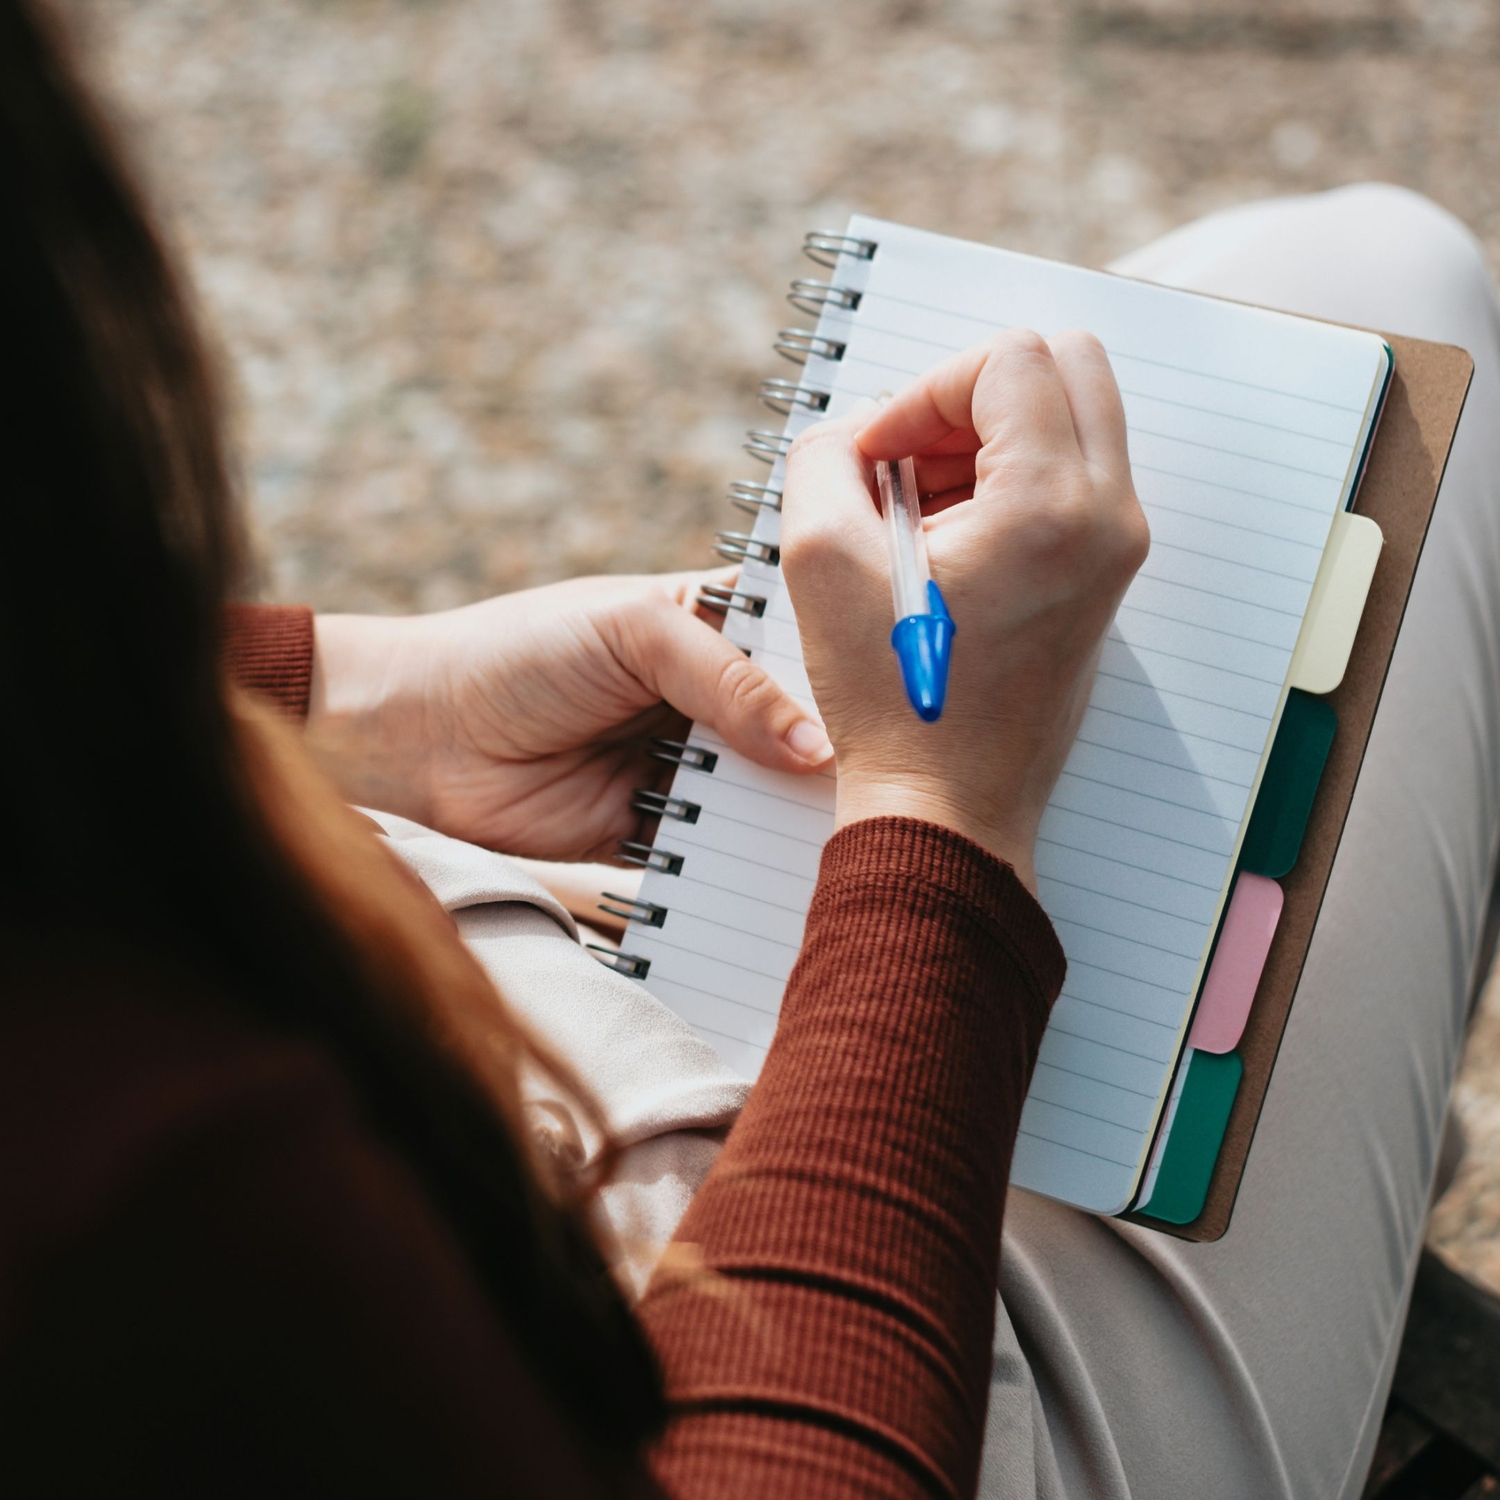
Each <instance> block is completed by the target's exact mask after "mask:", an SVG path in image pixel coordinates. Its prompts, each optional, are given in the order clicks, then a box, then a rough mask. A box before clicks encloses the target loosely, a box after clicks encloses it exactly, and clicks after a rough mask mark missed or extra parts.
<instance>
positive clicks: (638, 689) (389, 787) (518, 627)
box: [307, 570, 833, 860]
mask: <svg viewBox="0 0 1500 1500" xmlns="http://www.w3.org/2000/svg"><path fill="white" fill-rule="evenodd" d="M731 576H732V574H731V573H727V572H725V571H723V570H720V571H719V572H715V573H707V574H704V573H676V574H666V575H662V576H658V577H641V578H613V577H606V578H577V579H572V580H570V581H569V582H567V583H556V584H549V585H547V586H546V587H544V588H536V589H526V590H523V591H521V592H519V593H515V594H503V595H501V596H499V597H498V598H494V599H488V600H485V601H484V602H483V603H481V604H471V605H469V606H467V607H466V608H463V609H455V610H449V611H447V612H445V613H442V614H434V615H414V616H410V617H407V618H387V617H380V616H359V615H321V616H319V617H318V619H317V624H316V631H317V651H316V657H315V665H314V674H313V691H312V703H311V707H310V710H309V714H308V723H307V736H308V742H309V745H310V747H311V749H312V751H313V753H314V754H315V755H316V756H317V758H318V759H319V761H320V762H321V763H322V765H323V767H324V769H325V770H327V771H328V772H329V773H330V774H331V775H332V777H333V779H334V780H335V782H336V783H337V784H338V787H339V789H340V791H341V792H343V794H344V795H345V796H346V797H348V798H349V799H350V801H352V802H356V803H360V804H362V805H364V806H368V807H378V808H382V809H384V810H385V811H387V812H394V813H399V814H401V815H403V816H406V817H410V818H414V819H416V820H417V821H418V822H421V823H425V824H426V825H427V826H428V827H431V828H436V829H440V830H441V831H442V832H444V833H449V834H452V835H453V836H454V837H456V838H461V839H467V840H469V841H470V842H471V843H476V844H482V845H485V846H486V847H488V848H492V849H501V850H504V851H505V852H506V853H509V854H520V855H529V856H531V857H532V858H537V859H554V860H556V859H597V858H601V857H608V856H609V855H611V854H613V852H614V850H615V845H616V843H617V841H618V840H620V839H624V838H633V837H635V836H637V834H638V831H639V830H640V827H641V823H642V818H641V815H640V814H639V813H637V812H634V811H632V809H631V807H630V797H631V793H632V792H633V791H635V790H636V789H637V788H638V787H650V786H657V785H661V784H663V783H664V782H665V780H666V779H667V776H668V775H669V772H668V768H667V767H666V766H664V765H663V764H662V763H661V762H660V761H656V760H653V759H652V758H651V757H650V755H649V753H648V751H649V742H650V740H651V738H652V737H653V736H665V737H669V738H672V737H677V738H680V737H681V735H682V733H683V732H684V731H685V729H686V723H687V721H688V720H690V719H701V720H703V721H704V722H705V723H706V724H708V725H710V726H711V727H712V728H713V729H715V730H716V731H717V732H718V733H719V734H720V735H722V736H723V737H724V739H725V740H726V741H728V743H729V744H730V745H732V746H733V747H734V748H735V749H736V750H738V751H739V752H740V753H741V754H743V755H746V756H748V757H749V758H750V759H752V760H755V761H757V762H759V763H760V764H761V765H764V766H769V767H771V768H772V769H774V770H778V771H793V772H809V771H813V770H816V769H817V768H818V767H820V766H822V765H824V764H825V763H826V762H827V761H828V759H829V758H830V757H831V755H832V753H833V752H832V749H831V747H830V746H829V743H828V737H827V735H826V734H824V732H823V729H822V726H821V724H819V723H818V721H817V720H816V719H813V718H809V716H808V712H807V710H805V709H803V708H802V707H801V706H800V705H798V704H797V703H796V702H794V701H793V700H792V699H791V698H790V697H788V696H787V694H786V693H785V692H783V691H782V689H781V688H780V687H778V686H777V685H776V683H775V682H773V681H772V680H771V678H770V677H768V676H767V675H766V673H765V671H764V670H763V669H762V668H761V667H759V666H757V665H755V663H753V662H751V661H750V660H749V659H748V658H747V657H746V656H745V655H744V653H743V652H742V651H740V650H739V648H738V647H736V646H734V645H732V644H731V643H730V642H729V641H726V640H725V639H724V638H723V636H721V635H720V634H719V633H718V630H717V628H716V626H715V625H712V624H710V623H708V620H707V619H706V618H700V617H699V616H698V615H697V613H696V612H695V609H694V603H693V601H694V599H695V598H696V596H697V593H698V589H699V588H700V586H701V585H702V584H704V583H706V582H719V583H722V582H725V581H727V579H728V578H729V577H731Z"/></svg>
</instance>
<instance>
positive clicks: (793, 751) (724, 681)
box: [621, 594, 833, 772]
mask: <svg viewBox="0 0 1500 1500" xmlns="http://www.w3.org/2000/svg"><path fill="white" fill-rule="evenodd" d="M657 598H658V599H659V601H660V602H659V603H658V604H657V605H656V607H654V608H652V609H649V610H646V611H643V612H642V613H641V614H639V615H638V616H637V617H636V619H635V620H634V622H633V629H632V630H631V631H630V633H629V636H628V638H627V640H626V641H624V642H622V643H621V644H622V646H623V647H624V651H625V654H626V656H627V658H628V659H627V662H626V665H627V666H628V667H629V669H630V670H631V671H632V672H633V673H634V674H635V676H636V677H637V678H638V679H639V680H640V681H641V682H642V683H644V684H645V685H646V686H647V687H648V688H649V689H650V690H651V691H652V692H654V693H655V694H656V695H657V696H658V697H660V698H663V699H665V700H666V702H668V703H670V704H671V705H672V707H673V708H675V709H676V710H677V711H678V712H679V713H682V714H686V715H687V716H688V717H689V718H690V719H701V720H702V721H703V722H704V723H705V724H707V725H709V726H710V728H712V729H714V730H716V731H717V732H718V733H719V734H721V735H723V736H724V738H725V740H727V741H728V743H729V745H730V746H731V747H732V748H733V749H735V750H737V751H739V753H740V754H741V755H744V756H747V757H748V758H749V759H751V760H753V761H755V762H757V763H758V764H760V765H763V766H766V767H769V768H770V769H771V770H773V771H796V772H806V771H814V770H817V769H818V767H820V766H822V765H825V764H826V763H827V762H828V761H829V760H830V759H831V758H832V756H833V746H832V745H830V744H829V742H828V736H827V734H826V733H825V732H824V730H823V726H822V724H821V723H819V721H818V720H817V719H816V718H815V717H813V716H812V714H811V713H810V712H809V711H808V710H807V709H805V708H803V707H802V706H801V705H800V704H799V703H798V702H797V701H796V700H795V699H794V698H792V697H791V695H790V694H788V693H787V692H786V690H785V689H784V688H782V687H781V686H780V685H779V684H778V683H777V682H776V681H775V680H774V679H773V678H772V677H771V676H770V675H769V674H768V673H767V672H766V670H765V668H764V667H761V666H759V665H758V664H757V663H755V662H753V661H751V660H750V658H749V657H747V656H746V655H745V653H744V652H743V651H741V650H740V648H739V647H738V646H736V645H735V644H734V643H733V642H732V641H727V640H725V639H724V637H723V636H722V635H720V634H719V632H718V631H717V630H715V629H714V627H713V626H712V625H710V624H708V623H707V622H706V621H704V620H700V619H698V617H697V616H696V615H694V614H693V613H692V611H691V610H690V609H688V608H684V607H683V606H682V605H680V604H677V603H676V602H674V601H673V600H672V599H670V598H669V597H668V596H667V595H665V594H661V595H658V596H657Z"/></svg>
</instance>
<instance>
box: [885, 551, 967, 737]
mask: <svg viewBox="0 0 1500 1500" xmlns="http://www.w3.org/2000/svg"><path fill="white" fill-rule="evenodd" d="M927 604H928V608H929V609H930V610H931V611H932V612H931V614H926V615H907V617H906V618H905V619H904V620H897V621H896V626H895V629H894V630H892V631H891V647H892V649H893V650H894V651H895V653H896V660H897V661H899V662H900V663H901V681H902V682H903V683H904V684H905V685H906V696H907V698H908V699H909V700H910V702H911V706H912V707H913V708H914V709H916V711H917V716H918V717H919V718H921V719H925V720H926V721H927V723H929V724H931V723H932V722H933V720H935V719H938V718H940V717H941V716H942V712H943V704H944V702H945V701H946V699H947V697H948V656H949V653H950V651H951V650H952V647H953V636H954V633H955V629H956V627H955V626H954V624H953V616H952V615H950V614H949V613H948V606H947V605H946V604H945V603H944V602H943V596H942V594H941V592H939V590H938V586H937V584H935V583H934V582H933V581H932V580H931V579H930V578H929V579H928V580H927Z"/></svg>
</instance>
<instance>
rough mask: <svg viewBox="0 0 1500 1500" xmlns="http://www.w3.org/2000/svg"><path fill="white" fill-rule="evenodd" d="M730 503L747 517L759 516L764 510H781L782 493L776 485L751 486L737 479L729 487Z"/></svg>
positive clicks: (743, 480) (744, 480)
mask: <svg viewBox="0 0 1500 1500" xmlns="http://www.w3.org/2000/svg"><path fill="white" fill-rule="evenodd" d="M729 503H730V504H731V505H733V506H734V507H735V508H736V509H738V510H742V511H744V512H745V514H746V515H751V516H758V515H759V514H760V513H761V511H763V510H780V509H781V491H780V490H778V489H777V488H776V486H775V485H774V484H751V483H750V482H749V480H746V479H736V480H735V481H734V483H733V484H731V485H730V486H729Z"/></svg>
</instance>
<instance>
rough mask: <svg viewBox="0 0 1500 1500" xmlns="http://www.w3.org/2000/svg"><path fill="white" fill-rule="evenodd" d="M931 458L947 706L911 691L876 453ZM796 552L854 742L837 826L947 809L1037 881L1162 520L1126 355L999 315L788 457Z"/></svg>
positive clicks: (838, 717) (815, 432) (785, 555)
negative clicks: (1109, 648) (1084, 721)
mask: <svg viewBox="0 0 1500 1500" xmlns="http://www.w3.org/2000/svg"><path fill="white" fill-rule="evenodd" d="M910 455H915V456H916V457H917V480H918V484H919V487H920V488H921V490H922V492H923V494H924V496H927V495H929V494H930V495H932V497H933V498H932V499H931V500H924V504H923V510H924V512H926V514H927V520H926V532H927V549H928V555H929V558H930V561H931V566H932V576H933V577H934V579H936V581H937V583H938V586H939V587H940V588H941V589H942V591H943V597H944V599H945V601H946V602H947V605H948V609H949V611H950V613H951V614H952V616H953V619H954V623H955V626H956V634H955V637H954V642H953V648H952V661H951V669H950V678H949V687H948V698H947V706H946V708H945V710H944V713H943V717H942V718H941V719H939V720H938V721H937V722H936V723H934V724H928V723H924V722H923V721H922V720H920V719H919V718H918V717H917V716H916V714H915V713H914V712H913V711H912V709H911V707H910V706H909V704H908V703H907V701H906V695H905V692H904V690H903V688H902V684H901V674H900V670H899V668H898V665H897V662H896V656H895V653H894V652H893V651H892V650H891V646H890V634H891V626H892V624H893V623H894V620H893V617H892V609H891V587H890V572H889V567H888V564H887V560H886V547H885V537H884V532H883V530H882V523H881V519H880V514H879V509H878V505H877V502H876V499H875V489H874V484H873V480H872V467H871V465H872V463H873V461H874V460H876V459H899V458H904V457H907V456H910ZM783 511H784V517H783V523H782V538H781V552H782V567H783V570H784V574H785V577H786V581H787V586H788V588H789V589H790V591H791V598H792V604H793V606H794V607H795V609H796V612H797V620H798V624H799V626H800V629H801V635H802V649H803V656H804V659H805V661H806V664H807V673H808V678H809V680H810V682H811V684H812V689H813V694H814V696H815V698H816V699H817V704H818V709H819V711H820V713H821V714H822V717H823V722H824V724H825V725H826V726H827V729H828V734H829V737H830V739H831V740H832V742H833V746H834V750H835V753H836V755H837V757H838V778H839V779H838V813H837V821H838V826H839V827H843V826H845V825H846V824H848V823H852V822H855V821H857V820H859V819H861V818H869V817H877V816H881V815H885V814H898V815H905V816H910V817H917V818H923V819H926V820H928V821H930V822H936V823H941V824H943V825H945V826H947V827H950V828H954V829H956V830H957V831H958V832H960V833H963V834H965V835H967V836H968V837H970V838H972V839H974V840H975V841H976V842H978V843H980V844H983V845H984V846H985V847H986V848H988V849H990V850H991V851H992V852H993V853H994V854H996V855H998V856H999V857H1000V858H1001V859H1004V860H1006V861H1007V862H1008V863H1009V864H1011V865H1012V866H1013V867H1014V868H1015V871H1016V873H1017V875H1019V876H1020V878H1021V879H1022V880H1023V881H1024V882H1025V883H1026V884H1027V885H1028V886H1029V887H1030V888H1031V889H1032V890H1033V891H1034V890H1035V887H1036V877H1035V867H1034V851H1035V846H1036V834H1037V827H1038V825H1039V823H1040V822H1041V817H1042V811H1043V809H1044V808H1045V807H1046V805H1047V800H1048V798H1049V797H1050V796H1051V793H1052V788H1053V785H1054V784H1055V782H1056V780H1057V777H1058V773H1059V772H1060V771H1061V769H1062V765H1063V761H1064V760H1065V759H1066V757H1067V753H1068V750H1069V748H1070V747H1071V745H1072V743H1073V738H1074V736H1075V735H1076V733H1077V731H1078V724H1079V721H1080V719H1081V718H1082V716H1083V711H1084V708H1085V706H1086V705H1087V702H1088V696H1089V691H1090V688H1091V686H1092V683H1093V677H1094V668H1095V664H1096V662H1097V660H1098V655H1099V648H1100V646H1101V644H1102V642H1103V639H1104V634H1105V631H1106V630H1108V628H1109V625H1110V622H1111V621H1112V620H1113V618H1114V614H1115V609H1116V607H1117V605H1118V604H1119V602H1120V597H1121V595H1122V594H1123V593H1124V592H1125V588H1126V585H1127V584H1128V583H1129V582H1130V580H1131V578H1132V577H1134V575H1135V572H1136V570H1137V568H1139V567H1140V565H1141V563H1142V562H1143V561H1144V559H1145V556H1146V551H1147V548H1148V546H1149V543H1150V536H1149V532H1148V530H1147V526H1146V519H1145V516H1144V515H1143V514H1142V512H1141V508H1140V504H1139V502H1138V501H1137V499H1136V495H1135V488H1134V486H1133V485H1132V483H1131V478H1130V461H1129V457H1128V454H1127V451H1126V443H1125V415H1124V411H1123V409H1122V407H1121V404H1120V393H1119V388H1118V386H1117V385H1116V384H1115V379H1114V375H1113V372H1112V371H1111V370H1110V367H1109V360H1108V358H1107V356H1106V355H1105V352H1104V349H1103V347H1102V346H1101V345H1100V344H1099V342H1098V341H1097V340H1096V339H1094V338H1093V337H1091V336H1090V335H1088V334H1083V333H1064V334H1060V335H1058V336H1057V337H1055V338H1053V339H1051V340H1043V339H1041V338H1040V337H1038V336H1037V335H1036V334H1033V333H1024V332H1019V331H1015V332H1007V333H1002V334H1000V335H998V336H997V337H995V338H994V339H992V340H990V341H989V342H987V343H985V344H981V345H979V346H977V347H976V348H973V349H970V350H967V351H965V352H964V353H962V354H959V355H956V356H954V357H953V358H952V359H950V360H948V361H947V362H945V363H944V364H942V365H940V366H938V367H937V368H936V369H934V370H932V371H930V372H929V373H927V374H926V375H924V376H922V377H920V378H919V379H918V380H917V381H916V382H915V383H914V384H913V385H911V386H910V387H908V388H907V389H906V390H904V391H902V392H901V393H900V394H899V395H898V396H896V397H895V398H894V399H893V400H891V401H890V402H889V403H888V404H887V405H885V406H883V407H877V406H876V405H875V404H874V403H873V402H868V401H866V402H862V403H860V405H859V406H857V407H856V408H855V409H854V410H853V411H851V412H850V413H849V414H848V415H847V416H846V417H844V418H842V419H841V420H838V421H831V422H823V423H820V424H818V425H817V426H816V427H812V428H809V429H808V430H807V431H805V432H804V433H802V435H801V436H800V437H799V438H798V439H797V441H796V443H795V444H794V445H793V447H792V451H791V454H790V456H789V458H788V460H787V478H786V493H785V497H784V499H783Z"/></svg>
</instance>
